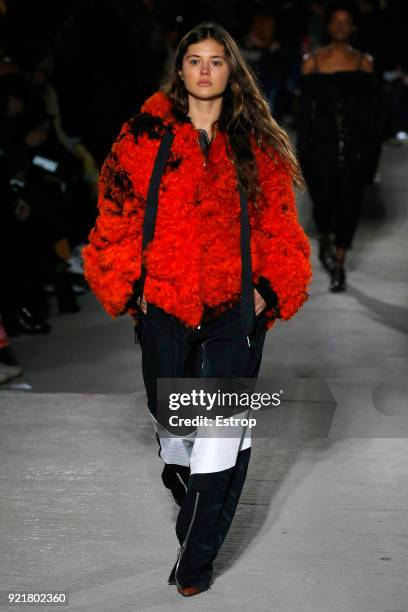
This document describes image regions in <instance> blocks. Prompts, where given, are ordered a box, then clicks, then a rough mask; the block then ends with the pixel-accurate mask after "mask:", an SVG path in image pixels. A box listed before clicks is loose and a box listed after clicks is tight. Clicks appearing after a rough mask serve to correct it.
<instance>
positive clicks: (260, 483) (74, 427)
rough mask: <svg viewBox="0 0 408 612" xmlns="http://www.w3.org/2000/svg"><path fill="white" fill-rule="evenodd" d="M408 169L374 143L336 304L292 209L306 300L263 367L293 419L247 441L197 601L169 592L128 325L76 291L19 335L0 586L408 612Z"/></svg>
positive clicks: (111, 600)
mask: <svg viewBox="0 0 408 612" xmlns="http://www.w3.org/2000/svg"><path fill="white" fill-rule="evenodd" d="M407 167H408V149H406V148H391V147H388V146H385V147H384V150H383V154H382V158H381V162H380V172H381V181H380V183H378V184H375V185H373V186H371V187H370V188H369V190H368V192H367V196H366V200H365V203H364V216H363V219H362V222H361V225H360V226H359V229H358V232H357V235H356V238H355V246H354V248H353V250H352V252H351V253H350V256H349V262H348V282H349V289H348V291H347V292H346V293H344V294H331V293H329V291H328V277H327V275H326V274H325V272H324V271H323V270H322V269H321V268H320V266H319V264H318V261H317V257H316V251H317V249H316V241H315V238H314V228H313V225H312V222H311V218H310V203H309V201H308V198H307V196H302V197H300V198H299V200H298V205H299V214H300V217H301V219H302V223H303V225H304V227H305V229H306V231H307V232H308V234H309V235H310V236H311V243H312V249H313V263H314V277H313V283H312V286H311V292H310V293H311V296H310V299H309V300H308V302H307V303H306V304H305V306H304V307H303V308H302V310H301V311H300V312H299V313H298V315H297V316H296V317H295V318H294V319H292V320H291V321H290V322H286V323H282V322H278V324H277V325H276V326H275V327H274V328H273V329H272V330H271V331H270V332H269V333H268V335H267V339H266V345H265V350H264V356H263V362H262V366H261V371H260V374H259V376H260V377H261V378H266V379H267V378H271V379H273V380H277V379H279V378H281V379H282V380H291V381H292V382H293V381H295V386H294V387H293V388H292V393H293V396H292V397H291V401H292V404H291V411H289V412H288V413H287V414H286V416H285V415H283V417H282V418H283V419H285V418H286V421H285V422H284V423H283V424H284V427H283V429H281V430H279V428H278V429H277V430H276V432H275V433H274V432H269V433H268V437H267V438H257V437H256V438H254V440H253V450H252V457H251V462H250V467H249V472H248V477H247V481H246V483H245V487H244V491H243V494H242V497H241V502H240V504H239V507H238V510H237V514H236V516H235V519H234V522H233V525H232V528H231V530H230V532H229V534H228V536H227V539H226V541H225V543H224V546H223V548H222V550H221V553H220V555H219V557H218V559H217V562H216V575H215V580H214V582H213V585H212V587H211V589H210V590H209V591H208V592H206V593H202V594H200V595H199V596H197V597H193V598H191V599H187V598H183V597H182V596H181V595H179V594H178V593H177V591H176V588H175V587H174V586H169V585H167V582H166V581H167V576H168V574H169V572H170V570H171V568H172V566H173V564H174V562H175V558H176V553H177V548H178V542H177V540H176V536H175V533H174V522H175V517H176V514H177V507H176V506H175V504H174V502H173V501H172V498H171V496H170V494H169V493H168V491H167V490H166V489H165V488H164V487H163V485H162V483H161V479H160V473H161V468H162V463H161V459H160V458H159V457H158V456H157V444H156V441H155V438H154V435H153V430H152V427H151V423H150V420H149V417H148V414H147V408H146V403H145V394H144V387H143V382H142V377H141V367H140V358H141V354H140V347H139V346H138V345H135V344H134V338H133V326H132V320H131V319H130V317H126V318H120V319H118V320H116V321H113V320H112V319H110V318H109V317H108V316H107V315H106V314H105V313H104V312H103V311H102V309H101V307H100V305H99V304H98V303H97V302H96V300H95V298H94V297H93V296H92V295H91V294H87V295H85V296H83V297H81V298H80V303H81V306H82V311H81V313H79V314H76V315H60V316H58V315H57V314H56V312H55V314H54V315H53V316H52V319H51V324H52V326H53V331H52V334H50V335H49V336H47V337H41V338H30V337H27V336H20V337H18V338H15V339H13V347H14V349H15V352H16V354H17V356H18V358H19V360H20V362H21V365H22V366H23V367H24V370H25V374H24V375H23V377H21V378H20V379H18V380H15V381H14V383H13V384H11V383H10V384H8V385H3V386H2V388H1V392H0V435H1V447H0V453H1V455H0V460H1V476H0V477H1V500H2V501H1V526H0V530H1V541H2V555H1V559H0V564H1V569H0V572H1V573H0V575H1V587H0V590H2V591H5V590H14V591H17V590H20V591H21V590H24V591H27V590H31V591H33V590H36V591H44V590H47V591H49V590H52V591H59V590H62V591H68V592H69V597H70V606H69V609H70V610H78V611H87V612H88V611H89V612H91V611H95V612H114V611H117V610H121V611H122V610H123V611H126V612H127V611H129V612H130V611H134V610H137V611H147V610H149V611H152V612H154V611H158V612H159V611H160V612H165V611H173V610H176V609H179V607H180V606H183V609H194V610H199V611H200V612H201V611H207V610H208V611H210V610H211V611H212V610H214V611H215V610H217V611H218V610H220V609H223V610H227V611H229V610H236V609H242V610H244V609H251V610H252V611H256V612H257V611H266V610H273V611H274V612H408V586H407V578H406V577H407V573H408V521H407V511H406V508H407V506H408V488H407V485H408V468H407V466H408V410H407V408H408V400H407V391H408V383H407V354H408V342H407V333H408V308H407V305H408V300H407V295H408V285H407V270H408V266H407V260H408V253H407V237H408V232H407V229H408V207H407V190H408V173H407V171H406V168H407ZM54 308H55V310H56V305H55V304H54ZM22 383H25V384H26V385H27V387H26V390H24V387H21V384H22ZM16 385H20V388H18V387H16ZM288 415H290V418H288ZM282 422H283V421H282V420H281V421H280V425H282ZM0 609H5V610H6V609H11V608H8V607H7V608H6V607H5V606H2V605H0ZM17 609H20V607H19V608H17ZM32 609H37V608H36V607H33V608H32ZM38 609H40V608H38ZM41 609H42V608H41ZM48 609H50V610H54V609H55V610H57V609H59V608H57V607H50V608H48Z"/></svg>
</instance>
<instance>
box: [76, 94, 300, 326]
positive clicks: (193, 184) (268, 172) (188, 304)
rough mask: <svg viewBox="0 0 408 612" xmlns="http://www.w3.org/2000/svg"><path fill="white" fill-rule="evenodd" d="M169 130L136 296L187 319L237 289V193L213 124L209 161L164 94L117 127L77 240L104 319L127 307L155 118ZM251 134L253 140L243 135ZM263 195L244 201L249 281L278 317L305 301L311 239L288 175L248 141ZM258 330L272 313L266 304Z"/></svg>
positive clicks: (137, 264)
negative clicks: (274, 299)
mask: <svg viewBox="0 0 408 612" xmlns="http://www.w3.org/2000/svg"><path fill="white" fill-rule="evenodd" d="M169 123H171V124H172V129H173V132H174V134H175V138H174V141H173V145H172V149H171V153H170V157H169V159H168V162H167V164H166V167H165V171H164V174H163V177H162V181H161V185H160V190H159V203H158V212H157V219H156V226H155V234H154V238H153V240H152V241H151V242H150V243H149V244H148V246H147V248H146V250H145V252H144V264H145V266H146V270H147V275H146V281H145V287H144V295H145V298H146V300H147V301H148V302H153V303H154V304H156V305H157V306H159V307H161V308H163V309H164V310H165V311H166V312H168V313H170V314H172V315H174V316H175V317H177V318H178V319H180V320H181V321H182V322H184V323H185V324H186V325H188V326H191V327H196V326H197V325H198V324H199V323H200V321H201V317H202V313H203V309H204V306H205V305H207V306H216V305H218V304H220V303H222V302H226V301H228V300H231V301H236V300H238V299H239V298H240V291H241V254H240V201H239V193H238V190H237V175H236V169H235V166H234V164H233V162H232V161H231V160H230V159H229V157H228V155H227V145H228V141H227V135H226V134H225V133H224V132H221V131H219V132H218V133H217V135H216V138H215V140H213V142H212V144H211V147H210V149H209V160H208V164H207V165H206V166H204V163H203V162H204V157H203V153H202V151H201V149H200V145H199V142H198V138H197V135H198V134H197V130H196V128H195V127H194V126H193V124H192V123H191V121H190V120H189V119H188V120H183V119H180V117H179V116H176V115H175V114H174V113H173V111H172V105H171V102H170V100H169V99H168V97H167V96H166V94H165V93H164V92H160V91H158V92H156V93H154V94H153V95H152V96H151V97H150V98H148V99H147V100H146V101H145V103H144V104H143V106H142V108H141V110H140V113H138V114H137V115H135V116H134V117H133V118H131V119H130V120H129V121H126V122H125V123H124V125H123V126H122V129H121V131H120V134H119V135H118V137H117V139H116V140H115V142H114V143H113V145H112V148H111V151H110V153H109V155H108V156H107V158H106V160H105V162H104V164H103V167H102V170H101V176H100V182H99V198H98V217H97V220H96V223H95V226H94V227H93V228H92V230H91V231H90V233H89V236H88V244H87V245H86V246H85V247H84V248H83V251H82V257H83V263H84V274H85V277H86V279H87V281H88V283H89V286H90V288H91V290H92V291H93V292H94V294H95V295H96V297H97V298H98V299H99V301H100V302H101V304H102V306H103V307H104V309H105V310H106V312H107V313H108V314H109V315H110V316H111V317H113V318H116V317H118V316H120V315H124V314H126V313H130V314H132V313H133V312H135V311H134V310H133V309H132V308H131V307H130V306H129V301H130V299H131V298H132V296H133V295H134V291H135V286H136V285H135V283H136V282H137V280H138V279H139V278H140V271H141V245H142V227H143V216H144V210H145V203H146V197H147V191H148V186H149V180H150V175H151V172H152V169H153V165H154V160H155V156H156V154H157V151H158V147H159V144H160V137H161V135H162V133H163V129H164V126H166V125H168V124H169ZM251 142H252V140H251ZM252 147H253V150H254V153H255V157H256V161H257V166H258V174H259V181H260V184H261V188H262V197H261V198H259V201H257V207H255V206H254V204H253V202H249V218H250V225H251V256H252V270H253V281H254V283H255V282H257V280H258V278H259V276H260V275H262V276H264V277H265V278H266V279H267V280H268V281H269V282H270V284H271V286H272V288H273V289H274V291H275V292H276V294H277V296H278V300H279V311H280V318H281V319H283V320H289V319H290V318H291V317H292V316H293V315H294V314H295V313H296V312H297V311H298V310H299V308H300V307H301V306H302V304H303V303H304V302H305V300H307V298H308V296H309V294H308V292H307V288H308V283H309V282H310V279H311V275H312V270H311V264H310V244H309V241H308V238H307V236H306V235H305V232H304V231H303V229H302V227H301V225H300V223H299V221H298V216H297V209H296V200H295V194H294V191H293V187H292V183H291V179H290V176H289V175H288V173H287V171H286V170H285V168H284V165H283V162H282V160H281V159H280V157H279V155H278V154H277V153H276V152H275V155H274V156H273V159H271V158H270V157H269V155H268V154H266V153H265V152H264V151H262V150H261V149H260V148H259V147H257V146H256V145H255V144H253V142H252ZM265 314H266V316H267V322H266V328H267V329H270V328H271V327H272V326H273V325H274V323H275V315H276V313H275V311H274V310H273V309H271V310H269V311H268V310H267V311H265Z"/></svg>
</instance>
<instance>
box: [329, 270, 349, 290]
mask: <svg viewBox="0 0 408 612" xmlns="http://www.w3.org/2000/svg"><path fill="white" fill-rule="evenodd" d="M329 289H330V291H332V292H333V293H338V292H340V291H345V290H346V271H345V269H344V266H343V264H338V263H336V264H335V265H334V267H333V269H332V270H331V272H330V286H329Z"/></svg>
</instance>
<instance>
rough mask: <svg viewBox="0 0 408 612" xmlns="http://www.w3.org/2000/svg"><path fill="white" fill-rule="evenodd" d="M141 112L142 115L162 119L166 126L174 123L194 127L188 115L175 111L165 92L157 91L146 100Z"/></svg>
mask: <svg viewBox="0 0 408 612" xmlns="http://www.w3.org/2000/svg"><path fill="white" fill-rule="evenodd" d="M140 110H141V112H142V113H147V114H149V115H153V116H154V117H160V119H161V120H162V121H163V123H164V125H169V124H172V123H190V124H191V125H192V121H191V119H190V117H189V116H188V115H187V113H182V112H181V111H179V110H178V109H175V108H174V106H173V104H172V102H171V100H170V98H169V97H168V96H167V94H166V93H165V92H164V91H156V92H155V93H154V94H152V95H151V96H150V97H149V98H147V100H145V102H144V103H143V105H142V107H141V109H140Z"/></svg>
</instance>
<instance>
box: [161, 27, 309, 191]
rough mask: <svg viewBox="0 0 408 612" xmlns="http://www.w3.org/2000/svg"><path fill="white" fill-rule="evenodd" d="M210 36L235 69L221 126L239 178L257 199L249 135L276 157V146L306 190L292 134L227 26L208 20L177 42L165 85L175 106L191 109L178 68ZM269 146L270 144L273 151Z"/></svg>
mask: <svg viewBox="0 0 408 612" xmlns="http://www.w3.org/2000/svg"><path fill="white" fill-rule="evenodd" d="M207 38H213V39H214V40H216V41H217V42H219V43H221V44H222V45H223V46H224V51H225V57H226V61H227V64H228V67H229V69H230V78H229V83H228V85H227V87H226V89H225V92H224V94H223V103H222V110H221V114H220V117H219V119H218V128H219V129H221V130H225V131H226V132H227V134H228V139H229V142H230V145H231V148H232V154H233V157H234V159H235V163H236V165H237V172H238V177H239V181H240V183H241V185H242V187H243V189H244V191H245V192H246V194H247V196H248V198H251V199H253V200H254V201H255V200H256V199H257V197H258V196H259V195H260V187H259V181H258V180H257V179H258V172H257V166H256V161H255V158H254V155H253V152H252V149H251V146H250V140H249V136H250V134H252V135H253V136H254V137H255V139H256V142H257V144H258V146H260V147H261V148H262V149H263V150H264V151H265V152H266V153H268V154H269V155H270V156H272V155H273V149H276V150H277V151H278V152H279V154H280V156H281V158H282V161H283V163H284V165H285V167H286V169H287V171H288V173H289V174H290V176H291V177H292V181H293V184H294V186H295V187H297V188H298V189H300V190H303V189H304V188H305V182H304V179H303V175H302V171H301V168H300V165H299V162H298V160H297V157H296V153H295V150H294V147H293V145H292V143H291V141H290V139H289V137H288V134H287V133H286V131H285V130H284V129H283V128H282V127H281V126H280V125H279V124H278V123H277V121H276V120H275V119H274V118H273V117H272V114H271V110H270V108H269V104H268V102H267V100H266V98H265V97H264V95H263V94H262V93H261V91H260V87H259V84H258V82H257V78H256V76H255V74H254V72H253V70H252V69H251V68H250V66H249V65H248V64H247V62H246V61H245V59H244V58H243V56H242V54H241V52H240V50H239V48H238V45H237V43H236V42H235V41H234V39H233V38H232V36H231V35H230V34H229V33H228V32H227V31H226V30H225V29H224V28H223V27H222V26H220V25H219V24H217V23H214V22H211V21H205V22H203V23H200V24H199V25H197V26H196V27H195V28H193V29H192V30H190V31H189V32H188V33H187V34H185V36H184V37H183V38H182V40H181V41H180V42H179V44H178V46H177V50H176V54H175V59H174V64H173V69H172V71H171V73H170V74H169V75H168V76H167V77H166V78H165V79H164V81H163V82H162V83H161V89H162V91H164V92H165V93H166V94H167V95H168V96H169V98H170V99H171V101H172V103H173V106H174V107H175V109H177V110H178V111H180V112H181V113H188V106H189V104H188V92H187V90H186V88H185V85H184V82H183V80H182V79H181V77H180V74H179V70H181V68H182V64H183V58H184V55H185V54H186V52H187V50H188V47H189V46H190V45H192V44H195V43H197V42H201V41H202V40H206V39H207ZM265 145H271V146H272V151H271V149H270V147H268V146H265Z"/></svg>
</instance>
